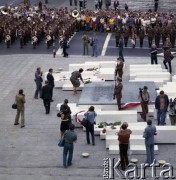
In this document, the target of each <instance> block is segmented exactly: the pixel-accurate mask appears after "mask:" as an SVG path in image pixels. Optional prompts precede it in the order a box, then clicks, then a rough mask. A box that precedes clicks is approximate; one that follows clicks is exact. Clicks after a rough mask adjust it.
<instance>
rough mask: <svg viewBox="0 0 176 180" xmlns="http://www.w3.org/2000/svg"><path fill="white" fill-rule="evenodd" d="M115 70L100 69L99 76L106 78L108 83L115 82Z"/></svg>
mask: <svg viewBox="0 0 176 180" xmlns="http://www.w3.org/2000/svg"><path fill="white" fill-rule="evenodd" d="M114 70H115V68H100V71H99V74H97V76H98V77H99V78H104V79H106V80H107V81H113V80H114Z"/></svg>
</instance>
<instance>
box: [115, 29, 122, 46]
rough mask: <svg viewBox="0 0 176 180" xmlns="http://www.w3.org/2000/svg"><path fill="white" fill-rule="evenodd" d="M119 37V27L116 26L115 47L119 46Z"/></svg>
mask: <svg viewBox="0 0 176 180" xmlns="http://www.w3.org/2000/svg"><path fill="white" fill-rule="evenodd" d="M120 37H121V30H120V28H119V27H118V26H117V27H116V33H115V39H116V47H118V46H119V39H120Z"/></svg>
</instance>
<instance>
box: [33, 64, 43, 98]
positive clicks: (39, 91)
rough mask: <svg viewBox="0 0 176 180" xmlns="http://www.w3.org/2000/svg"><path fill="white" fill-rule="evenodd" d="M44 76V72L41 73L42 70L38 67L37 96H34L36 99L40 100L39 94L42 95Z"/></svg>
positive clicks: (36, 75) (36, 73) (36, 78)
mask: <svg viewBox="0 0 176 180" xmlns="http://www.w3.org/2000/svg"><path fill="white" fill-rule="evenodd" d="M42 74H43V72H42V71H41V68H40V67H38V68H37V70H36V72H35V79H34V81H35V83H36V90H35V95H34V98H35V99H38V94H40V93H41V88H42V82H43V78H42Z"/></svg>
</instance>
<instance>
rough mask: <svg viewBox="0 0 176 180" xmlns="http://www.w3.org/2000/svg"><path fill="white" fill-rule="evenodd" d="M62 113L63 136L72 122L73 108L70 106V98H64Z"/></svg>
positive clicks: (61, 126)
mask: <svg viewBox="0 0 176 180" xmlns="http://www.w3.org/2000/svg"><path fill="white" fill-rule="evenodd" d="M60 114H61V124H60V131H61V137H62V136H63V134H64V132H65V131H66V130H69V126H70V124H71V110H70V107H69V106H68V99H65V100H64V104H62V105H61V107H60Z"/></svg>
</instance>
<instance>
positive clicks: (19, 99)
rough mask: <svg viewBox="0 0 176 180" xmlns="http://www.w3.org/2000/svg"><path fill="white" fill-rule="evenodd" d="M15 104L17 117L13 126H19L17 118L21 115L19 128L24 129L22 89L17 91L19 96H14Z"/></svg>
mask: <svg viewBox="0 0 176 180" xmlns="http://www.w3.org/2000/svg"><path fill="white" fill-rule="evenodd" d="M15 101H16V104H17V115H16V118H15V123H14V125H18V124H19V118H20V114H21V128H23V127H25V125H24V103H25V102H26V101H25V95H24V94H23V89H20V90H19V94H17V95H16V98H15Z"/></svg>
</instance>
